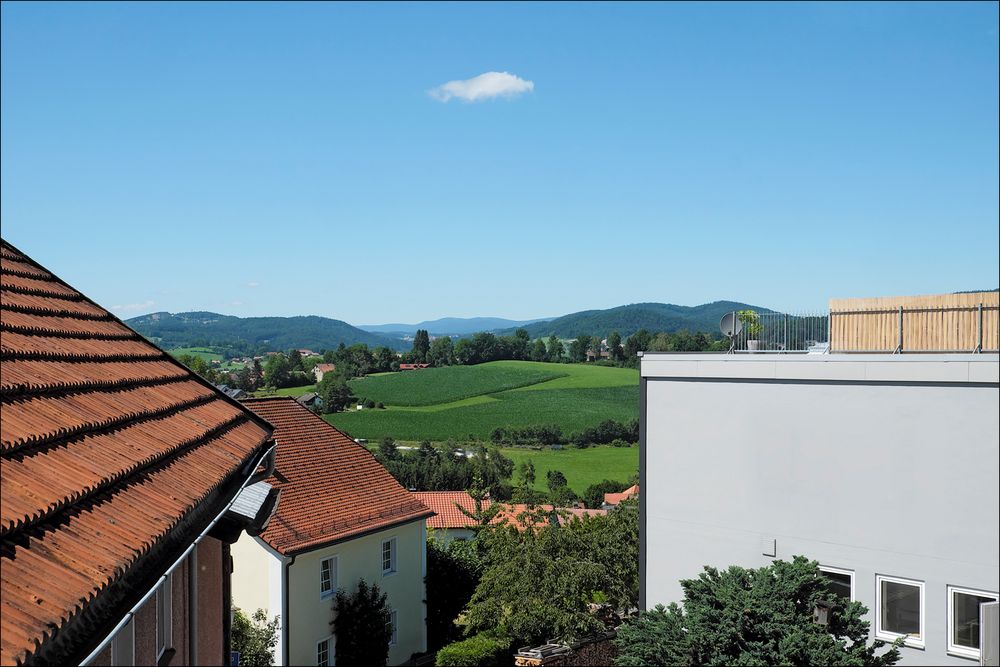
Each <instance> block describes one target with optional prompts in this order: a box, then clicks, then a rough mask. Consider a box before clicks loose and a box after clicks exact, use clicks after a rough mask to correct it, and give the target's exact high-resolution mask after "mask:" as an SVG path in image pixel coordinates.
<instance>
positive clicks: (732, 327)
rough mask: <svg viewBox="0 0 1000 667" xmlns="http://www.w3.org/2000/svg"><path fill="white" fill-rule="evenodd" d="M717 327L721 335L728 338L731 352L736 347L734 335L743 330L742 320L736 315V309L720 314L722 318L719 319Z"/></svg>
mask: <svg viewBox="0 0 1000 667" xmlns="http://www.w3.org/2000/svg"><path fill="white" fill-rule="evenodd" d="M719 329H720V330H721V331H722V335H723V336H726V337H727V338H728V339H729V353H730V354H732V352H733V349H734V348H735V347H736V337H737V336H739V335H740V332H741V331H743V322H742V321H741V320H740V318H738V317H736V311H733V312H731V313H726V314H725V315H723V316H722V319H721V320H719Z"/></svg>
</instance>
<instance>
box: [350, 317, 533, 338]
mask: <svg viewBox="0 0 1000 667" xmlns="http://www.w3.org/2000/svg"><path fill="white" fill-rule="evenodd" d="M547 319H551V318H540V319H535V320H508V319H504V318H502V317H442V318H441V319H438V320H426V321H424V322H419V323H417V324H397V323H394V324H362V325H359V326H358V328H359V329H364V330H365V331H370V332H373V333H382V334H395V335H410V336H412V335H413V334H414V333H416V331H417V329H425V330H426V331H427V332H428V333H430V334H432V335H435V336H446V335H449V334H451V335H457V336H464V335H467V334H471V333H476V332H477V331H502V330H505V329H513V328H517V327H520V326H524V325H525V324H534V323H535V322H544V321H546V320H547Z"/></svg>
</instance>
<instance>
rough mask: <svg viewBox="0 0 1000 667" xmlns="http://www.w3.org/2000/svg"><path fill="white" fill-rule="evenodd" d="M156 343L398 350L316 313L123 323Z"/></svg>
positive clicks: (391, 342)
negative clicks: (382, 347)
mask: <svg viewBox="0 0 1000 667" xmlns="http://www.w3.org/2000/svg"><path fill="white" fill-rule="evenodd" d="M125 323H126V324H128V325H129V326H130V327H132V328H133V329H135V330H136V331H138V332H139V333H141V334H142V335H143V336H145V337H147V338H152V339H155V340H156V343H157V344H159V346H160V347H162V348H165V349H171V348H175V347H192V346H195V345H213V346H225V345H232V344H234V343H237V342H248V343H251V344H252V345H254V346H257V345H263V346H266V347H267V349H269V350H290V349H292V348H308V349H310V350H316V351H319V350H332V349H334V348H336V347H337V346H338V345H340V344H341V343H343V344H344V345H354V344H355V343H365V344H366V345H368V347H377V346H379V345H386V346H388V347H392V348H396V349H402V348H403V347H405V346H404V345H403V341H402V340H399V339H393V338H389V337H387V336H380V335H379V334H374V333H370V332H368V331H362V330H361V329H358V328H357V327H353V326H351V325H350V324H348V323H347V322H342V321H340V320H334V319H330V318H328V317H319V316H316V315H309V316H300V317H235V316H232V315H220V314H219V313H208V312H191V313H177V314H172V313H152V314H150V315H143V316H141V317H133V318H132V319H130V320H126V321H125Z"/></svg>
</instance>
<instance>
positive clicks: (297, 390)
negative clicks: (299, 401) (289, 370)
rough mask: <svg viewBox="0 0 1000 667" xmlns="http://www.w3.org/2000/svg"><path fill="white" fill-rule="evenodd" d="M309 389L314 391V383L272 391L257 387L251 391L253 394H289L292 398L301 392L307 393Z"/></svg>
mask: <svg viewBox="0 0 1000 667" xmlns="http://www.w3.org/2000/svg"><path fill="white" fill-rule="evenodd" d="M310 391H316V385H312V384H307V385H304V386H302V387H285V388H284V389H275V390H274V391H264V390H263V389H258V390H257V391H255V392H254V393H253V395H254V396H291V397H292V398H298V397H299V396H301V395H302V394H308V393H309V392H310Z"/></svg>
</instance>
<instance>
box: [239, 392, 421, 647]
mask: <svg viewBox="0 0 1000 667" xmlns="http://www.w3.org/2000/svg"><path fill="white" fill-rule="evenodd" d="M245 405H246V406H247V407H249V408H250V409H251V410H253V411H254V412H256V413H257V414H258V415H259V416H261V417H263V418H264V419H265V420H267V421H268V422H270V423H271V424H272V425H273V426H274V427H275V431H274V437H275V440H276V441H277V442H278V455H277V462H276V469H275V473H274V475H273V476H272V477H271V478H270V480H269V482H270V483H271V484H272V485H273V486H275V487H276V488H278V489H280V490H281V494H282V495H281V503H280V504H279V508H278V511H277V512H276V513H275V515H274V517H273V518H272V519H271V523H270V525H269V526H268V527H267V530H265V531H264V532H263V533H261V534H260V535H259V536H257V537H250V536H247V535H244V536H243V537H242V538H241V539H240V540H239V541H238V542H237V543H236V544H234V545H233V547H232V555H233V564H234V571H233V577H232V582H233V604H234V605H235V606H237V607H239V608H241V609H243V610H245V611H246V612H248V613H252V612H253V611H254V610H256V609H265V610H266V611H267V614H268V617H269V618H273V617H275V616H280V617H281V625H280V628H281V629H280V634H279V644H278V647H277V650H276V651H275V664H280V665H333V664H335V659H336V637H335V636H334V635H333V629H332V626H331V622H332V620H333V602H334V599H335V593H336V591H337V590H338V589H343V590H347V591H353V590H355V589H356V587H357V584H358V582H359V581H360V580H361V579H362V578H363V579H364V580H365V581H366V582H368V583H370V584H377V585H378V587H379V588H380V589H381V590H382V591H384V592H385V593H386V595H387V598H388V604H389V607H390V609H391V610H392V628H393V629H392V636H393V641H392V642H391V643H390V646H389V664H390V665H398V664H402V663H404V662H406V661H407V660H409V659H410V657H411V656H412V655H413V654H414V653H421V652H423V651H426V650H427V623H426V618H427V609H426V603H425V601H424V600H425V598H426V595H425V589H424V576H425V574H426V567H427V557H426V543H427V540H426V536H427V531H426V526H425V520H426V519H427V517H429V516H431V515H432V514H433V512H432V511H431V510H429V509H428V508H427V507H426V506H425V505H423V504H422V503H421V502H420V501H419V500H418V499H417V498H416V497H415V496H414V495H413V494H411V493H410V492H408V491H407V490H406V489H404V488H403V487H402V486H400V485H399V483H397V482H396V480H395V479H393V478H392V476H391V475H389V473H388V472H387V471H386V470H385V469H384V468H383V467H382V466H381V465H380V464H379V463H378V462H377V461H376V460H375V457H374V456H372V455H371V454H370V453H369V452H368V451H367V450H366V449H365V448H363V447H361V446H360V445H358V444H357V443H355V442H354V441H353V440H351V439H350V438H349V437H347V436H346V435H344V434H343V433H341V432H340V431H338V430H336V429H335V428H333V427H332V426H330V425H329V424H327V423H326V422H325V421H323V420H322V419H321V418H319V417H317V416H316V415H314V414H313V413H312V412H310V411H309V410H308V409H306V408H304V407H302V406H301V405H299V404H298V403H297V402H296V401H295V400H294V399H291V398H267V399H250V400H247V401H246V402H245Z"/></svg>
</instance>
